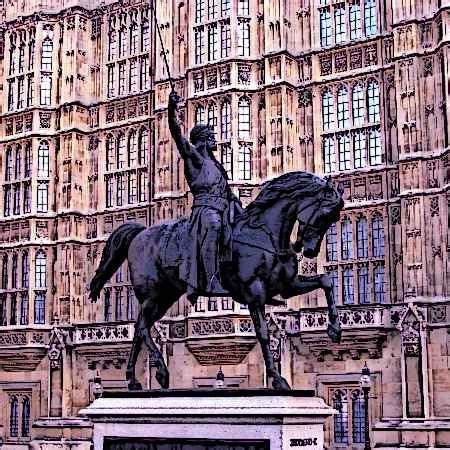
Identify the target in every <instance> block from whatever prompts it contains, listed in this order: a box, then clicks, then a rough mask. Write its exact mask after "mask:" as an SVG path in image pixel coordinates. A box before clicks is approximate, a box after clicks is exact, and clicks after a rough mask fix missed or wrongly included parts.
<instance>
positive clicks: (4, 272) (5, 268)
mask: <svg viewBox="0 0 450 450" xmlns="http://www.w3.org/2000/svg"><path fill="white" fill-rule="evenodd" d="M2 289H8V255H3V259H2Z"/></svg>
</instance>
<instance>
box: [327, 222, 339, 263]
mask: <svg viewBox="0 0 450 450" xmlns="http://www.w3.org/2000/svg"><path fill="white" fill-rule="evenodd" d="M326 249H327V261H329V262H330V261H337V227H336V224H335V223H333V224H331V226H330V227H329V228H328V230H327V234H326Z"/></svg>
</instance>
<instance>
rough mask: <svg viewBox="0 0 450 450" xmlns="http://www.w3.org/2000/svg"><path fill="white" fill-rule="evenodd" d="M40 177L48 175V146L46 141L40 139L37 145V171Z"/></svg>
mask: <svg viewBox="0 0 450 450" xmlns="http://www.w3.org/2000/svg"><path fill="white" fill-rule="evenodd" d="M37 176H38V177H40V178H48V177H49V147H48V142H47V141H41V143H40V144H39V147H38V173H37Z"/></svg>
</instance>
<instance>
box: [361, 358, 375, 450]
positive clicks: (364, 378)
mask: <svg viewBox="0 0 450 450" xmlns="http://www.w3.org/2000/svg"><path fill="white" fill-rule="evenodd" d="M359 385H360V386H361V389H362V391H363V395H364V450H370V429H369V392H370V389H371V388H372V380H371V378H370V369H369V368H368V367H367V361H366V362H365V363H364V367H363V368H362V370H361V377H360V378H359Z"/></svg>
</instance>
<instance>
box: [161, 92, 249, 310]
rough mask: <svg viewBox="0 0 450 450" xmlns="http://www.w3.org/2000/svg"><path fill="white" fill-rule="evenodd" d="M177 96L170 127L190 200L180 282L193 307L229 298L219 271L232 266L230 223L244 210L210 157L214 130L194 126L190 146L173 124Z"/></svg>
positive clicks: (172, 97) (173, 100) (170, 110)
mask: <svg viewBox="0 0 450 450" xmlns="http://www.w3.org/2000/svg"><path fill="white" fill-rule="evenodd" d="M180 100H181V99H180V97H179V96H178V94H177V93H176V92H175V91H172V92H171V93H170V95H169V106H168V115H169V128H170V132H171V134H172V137H173V139H174V141H175V143H176V145H177V148H178V151H179V152H180V155H181V157H182V158H183V160H184V175H185V177H186V181H187V183H188V185H189V188H190V190H191V193H192V195H193V204H192V213H191V217H190V220H189V228H188V238H187V240H186V247H187V248H186V253H185V257H184V258H183V261H182V263H181V267H180V278H181V279H183V280H184V281H186V283H187V285H188V286H187V298H188V300H189V301H190V302H191V303H192V304H195V302H196V300H197V298H198V296H199V295H206V296H211V295H227V292H226V291H225V290H224V289H223V287H222V285H221V281H220V267H221V265H222V264H223V263H226V262H231V258H232V245H231V244H232V228H231V226H232V222H233V220H234V217H235V216H236V215H237V214H239V213H240V212H241V210H242V206H241V204H240V202H239V200H238V199H237V198H236V196H235V195H234V194H233V193H232V191H231V189H230V187H229V185H228V176H227V173H226V171H225V170H224V168H223V167H222V165H221V164H220V163H219V162H218V161H217V159H216V158H215V156H214V153H213V150H215V149H216V139H215V137H214V130H213V129H212V128H211V127H210V126H208V125H205V124H197V125H195V126H194V127H193V128H192V130H191V133H190V141H191V142H190V143H189V142H188V140H187V139H186V138H185V137H183V136H182V134H181V129H180V126H179V124H178V120H177V111H178V103H179V102H180Z"/></svg>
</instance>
